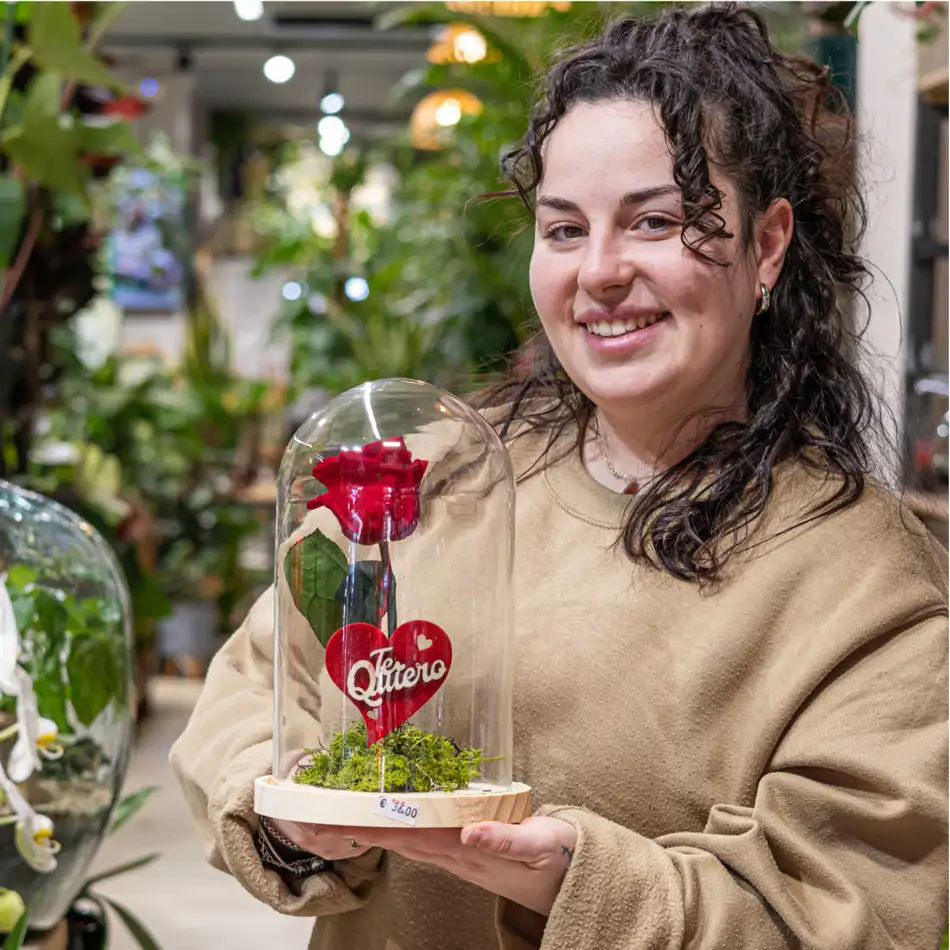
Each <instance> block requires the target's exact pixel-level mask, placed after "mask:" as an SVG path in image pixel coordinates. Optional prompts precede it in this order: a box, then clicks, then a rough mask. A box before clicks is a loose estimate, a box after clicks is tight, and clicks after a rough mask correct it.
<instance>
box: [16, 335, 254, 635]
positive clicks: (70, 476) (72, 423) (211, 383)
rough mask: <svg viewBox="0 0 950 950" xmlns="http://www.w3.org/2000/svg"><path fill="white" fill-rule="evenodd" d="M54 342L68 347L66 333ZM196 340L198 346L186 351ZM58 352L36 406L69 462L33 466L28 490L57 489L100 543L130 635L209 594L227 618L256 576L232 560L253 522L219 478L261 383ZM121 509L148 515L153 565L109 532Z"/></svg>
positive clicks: (226, 472)
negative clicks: (121, 586) (55, 390)
mask: <svg viewBox="0 0 950 950" xmlns="http://www.w3.org/2000/svg"><path fill="white" fill-rule="evenodd" d="M211 332H213V331H209V333H211ZM61 345H62V349H63V351H64V352H67V353H68V350H69V347H70V346H71V342H70V340H69V339H66V340H64V342H63V343H62V344H61ZM204 346H205V344H204V343H203V342H199V343H198V345H197V347H196V349H197V352H198V353H201V352H204V351H205V350H204ZM66 359H67V363H66V366H67V372H66V373H65V374H64V376H63V378H62V381H61V386H60V393H61V398H60V401H59V404H58V405H56V406H50V407H49V408H48V409H47V411H46V418H47V419H48V421H49V425H50V430H49V434H48V438H49V439H50V440H51V441H53V442H60V443H68V444H69V445H71V446H73V447H74V450H75V452H76V456H77V460H76V461H75V462H70V463H68V464H64V465H55V466H46V465H42V464H35V465H34V468H33V470H32V471H31V472H30V475H29V478H28V479H27V480H26V481H27V482H28V484H29V487H31V488H34V489H35V490H37V491H40V492H43V493H47V494H54V493H56V492H58V491H59V490H60V489H61V488H62V487H63V486H68V488H69V489H70V490H71V491H74V492H75V493H76V494H77V495H78V496H79V501H81V502H82V505H83V506H84V510H83V512H82V513H83V514H84V515H85V516H86V517H87V518H89V520H90V521H91V522H92V523H93V524H94V526H95V527H97V528H98V529H99V530H100V531H101V532H102V533H103V534H104V535H105V536H106V537H108V538H110V539H111V542H112V545H113V547H114V549H115V551H116V554H117V556H118V558H119V560H120V563H121V565H122V568H123V571H124V573H125V575H126V580H127V582H128V584H129V589H130V592H131V596H132V609H133V616H134V617H135V621H136V624H137V630H138V634H139V635H140V637H142V638H144V637H145V636H147V635H148V632H149V631H150V630H151V628H152V626H153V624H154V621H156V620H158V619H160V618H162V617H163V616H166V615H167V614H168V613H169V612H170V609H171V602H172V600H176V599H177V600H207V599H217V601H218V606H219V611H220V613H221V615H222V620H223V622H224V623H228V620H229V617H230V614H231V612H232V611H233V610H234V609H235V607H236V605H237V603H238V601H240V600H241V599H242V598H243V597H244V596H245V595H246V593H247V591H248V589H249V587H250V585H252V584H256V583H257V581H258V580H259V578H256V577H253V576H251V575H250V574H248V572H247V571H246V570H245V569H244V568H242V566H241V564H240V560H239V556H238V555H239V549H240V546H241V544H242V543H243V541H244V539H245V538H247V537H248V536H249V535H250V534H251V533H252V532H254V531H256V530H258V522H257V518H256V515H255V512H254V510H253V509H252V508H250V507H249V506H247V505H245V504H243V503H241V502H239V501H236V500H235V499H234V498H233V497H232V496H231V495H230V494H229V479H230V474H231V471H232V468H233V466H234V463H235V455H236V453H237V452H238V450H239V448H240V447H241V445H242V444H243V440H244V436H245V430H247V429H250V427H252V426H254V425H256V424H257V423H258V421H259V420H260V418H261V416H262V412H263V408H262V407H263V402H264V399H265V397H266V395H267V387H266V386H265V385H264V384H263V383H260V382H257V381H254V380H241V379H237V378H235V377H234V376H233V375H232V374H231V373H230V372H229V371H223V370H222V369H221V368H220V365H219V364H217V363H211V364H208V363H202V362H200V361H199V360H198V359H195V360H189V361H188V363H187V365H186V366H185V367H183V368H182V369H181V370H173V369H169V368H168V367H166V366H164V365H163V364H162V363H161V362H159V361H157V360H141V359H132V358H117V357H111V358H109V359H107V360H106V361H105V362H104V363H103V364H102V365H101V366H99V367H98V368H95V369H90V368H89V367H87V366H85V365H83V364H82V363H80V361H79V360H78V359H77V358H76V357H75V356H74V355H70V356H67V358H66ZM74 507H76V505H75V503H74ZM131 508H135V509H138V510H143V511H147V512H149V513H150V514H151V515H152V517H153V518H154V519H155V522H156V525H157V531H158V532H160V538H159V545H158V552H157V555H158V560H157V564H156V567H155V569H154V570H147V569H145V568H143V566H142V565H141V563H140V561H139V558H138V552H137V550H136V546H135V544H134V542H130V541H125V540H123V539H122V538H121V537H117V532H118V530H119V528H120V526H121V524H122V522H123V520H124V519H125V518H126V516H127V514H128V512H129V511H130V509H131Z"/></svg>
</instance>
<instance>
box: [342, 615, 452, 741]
mask: <svg viewBox="0 0 950 950" xmlns="http://www.w3.org/2000/svg"><path fill="white" fill-rule="evenodd" d="M326 665H327V672H328V673H329V674H330V679H332V680H333V682H334V683H336V685H337V686H338V687H339V688H340V690H341V691H342V693H343V695H344V696H346V698H347V699H349V700H350V701H351V702H352V703H353V705H354V706H356V708H357V709H358V710H359V711H360V715H361V716H362V717H363V721H364V722H365V723H366V744H367V745H368V746H370V745H372V744H373V743H374V742H379V740H380V739H382V738H383V737H384V736H388V735H389V733H390V732H392V731H393V729H395V728H396V727H397V726H401V725H402V724H403V723H404V722H405V721H406V720H407V719H408V718H409V717H410V716H411V715H412V714H413V713H414V712H415V711H416V710H417V709H421V708H422V707H423V706H424V705H425V704H426V703H427V702H428V701H429V700H430V699H432V697H433V696H434V695H435V694H436V693H437V692H438V691H439V687H440V686H441V685H442V684H443V683H444V682H445V679H446V677H447V676H448V674H449V668H450V667H451V665H452V641H451V640H449V635H448V634H447V633H446V632H445V631H444V630H443V629H442V628H441V627H439V626H436V624H434V623H430V622H429V621H428V620H410V621H408V622H407V623H403V624H400V625H399V626H398V627H396V630H395V631H394V632H393V635H392V637H388V638H387V636H386V635H385V634H384V633H383V631H382V630H380V629H379V627H374V626H373V625H372V624H371V623H350V624H347V625H346V626H345V627H341V628H340V629H339V630H337V632H336V633H334V634H333V636H332V637H330V642H329V643H328V644H327V649H326Z"/></svg>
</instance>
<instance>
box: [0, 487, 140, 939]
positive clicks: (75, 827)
mask: <svg viewBox="0 0 950 950" xmlns="http://www.w3.org/2000/svg"><path fill="white" fill-rule="evenodd" d="M131 689H132V632H131V614H130V609H129V602H128V594H127V591H126V588H125V582H124V579H123V577H122V574H121V571H120V569H119V567H118V564H117V563H116V561H115V558H114V557H113V554H112V551H111V550H110V549H109V547H108V546H107V545H106V544H105V542H104V541H103V540H102V538H101V537H100V536H99V535H98V534H97V533H96V532H95V531H94V530H93V528H92V527H91V526H90V525H89V524H88V523H87V522H86V521H84V520H83V519H81V518H79V517H78V516H77V515H76V514H74V513H73V512H72V511H69V510H68V509H67V508H64V507H63V506H62V505H60V504H58V503H56V502H54V501H51V500H49V499H48V498H44V497H42V496H40V495H35V494H33V493H32V492H27V491H24V490H22V489H20V488H17V487H15V486H13V485H10V484H8V483H6V482H3V481H0V883H2V885H3V887H5V888H10V889H12V890H15V891H17V892H18V893H19V894H20V896H21V897H22V898H23V900H24V901H26V903H27V904H28V905H30V927H31V928H35V929H37V930H45V929H48V928H51V927H53V926H54V925H55V924H57V923H58V922H59V921H60V920H61V919H62V917H63V915H64V914H65V912H66V910H67V909H68V907H69V905H70V904H71V903H72V901H73V899H74V897H75V895H76V893H77V892H78V891H79V890H80V888H81V887H82V885H83V884H84V883H85V879H86V871H87V869H88V867H89V864H90V863H91V861H92V859H93V857H94V856H95V853H96V850H97V849H98V847H99V843H100V841H101V840H102V837H103V834H104V833H105V830H106V825H107V822H108V820H109V817H110V815H111V813H112V809H113V806H114V804H115V802H116V799H117V796H118V794H119V791H120V789H121V786H122V780H123V778H124V775H125V768H126V764H127V761H128V756H129V750H130V747H131V740H132V716H131V708H130V696H131Z"/></svg>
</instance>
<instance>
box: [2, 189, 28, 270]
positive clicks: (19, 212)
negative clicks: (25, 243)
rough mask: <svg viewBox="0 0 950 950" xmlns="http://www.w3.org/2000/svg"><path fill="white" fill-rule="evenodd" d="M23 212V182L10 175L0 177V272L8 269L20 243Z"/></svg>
mask: <svg viewBox="0 0 950 950" xmlns="http://www.w3.org/2000/svg"><path fill="white" fill-rule="evenodd" d="M25 211H26V196H25V194H24V192H23V182H21V181H20V180H19V179H17V178H14V177H13V176H12V175H0V270H5V269H6V268H7V267H9V265H10V260H11V259H12V257H13V252H14V251H15V250H16V249H17V246H18V245H19V243H20V231H21V230H22V225H23V214H24V212H25Z"/></svg>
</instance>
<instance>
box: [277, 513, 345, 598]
mask: <svg viewBox="0 0 950 950" xmlns="http://www.w3.org/2000/svg"><path fill="white" fill-rule="evenodd" d="M346 571H347V560H346V555H345V554H344V553H343V552H342V551H341V550H340V548H339V547H337V545H335V544H334V543H333V542H332V541H331V540H330V539H329V538H328V537H327V536H326V535H325V534H324V533H323V532H322V531H320V530H319V529H318V530H316V531H314V532H313V533H312V534H308V535H307V536H306V537H305V538H301V540H300V541H298V542H297V543H296V544H295V545H294V546H293V547H292V548H291V549H290V551H288V552H287V557H286V558H285V559H284V576H285V577H286V578H287V584H288V586H289V587H290V590H291V593H292V594H293V597H294V603H295V604H296V605H297V609H298V610H299V611H300V612H301V613H302V614H304V616H306V615H307V608H308V607H309V604H310V601H311V600H313V598H314V597H322V598H324V599H326V600H330V599H332V598H333V597H335V596H336V592H337V590H338V589H339V587H340V584H341V583H342V582H343V580H344V578H345V577H346Z"/></svg>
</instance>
